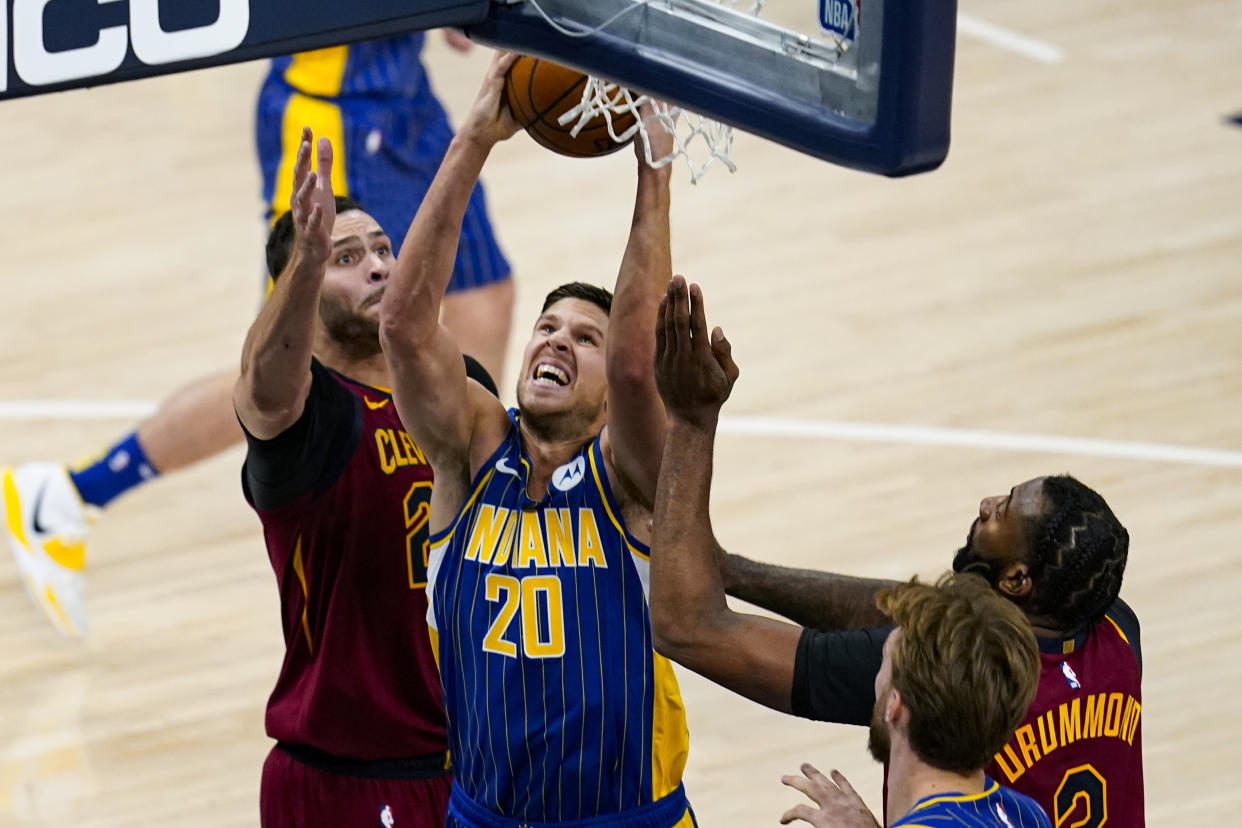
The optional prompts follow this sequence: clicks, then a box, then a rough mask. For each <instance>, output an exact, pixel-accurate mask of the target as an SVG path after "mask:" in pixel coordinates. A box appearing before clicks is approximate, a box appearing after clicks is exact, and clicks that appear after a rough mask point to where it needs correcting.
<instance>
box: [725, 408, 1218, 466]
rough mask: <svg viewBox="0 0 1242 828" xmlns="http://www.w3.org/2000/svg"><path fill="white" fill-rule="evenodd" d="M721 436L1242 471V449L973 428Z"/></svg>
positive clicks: (879, 427) (837, 428)
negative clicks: (948, 448) (953, 448)
mask: <svg viewBox="0 0 1242 828" xmlns="http://www.w3.org/2000/svg"><path fill="white" fill-rule="evenodd" d="M720 432H721V433H722V434H746V435H751V436H762V437H801V438H811V439H818V440H844V441H847V442H856V443H900V444H903V445H918V446H959V447H962V448H985V449H997V450H1000V451H1018V452H1033V453H1036V454H1073V455H1077V456H1080V457H1117V458H1121V459H1123V460H1154V461H1157V462H1163V463H1184V464H1187V465H1192V466H1224V467H1226V468H1242V451H1226V450H1221V449H1209V448H1195V447H1192V446H1173V445H1168V444H1163V443H1138V442H1128V441H1123V440H1095V439H1091V438H1087V437H1051V436H1044V435H1039V434H1016V433H1013V432H1007V431H983V430H979V429H973V428H936V427H934V426H917V425H888V424H884V423H843V422H834V421H832V420H789V419H783V418H780V417H721V418H720Z"/></svg>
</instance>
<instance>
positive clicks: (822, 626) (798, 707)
mask: <svg viewBox="0 0 1242 828" xmlns="http://www.w3.org/2000/svg"><path fill="white" fill-rule="evenodd" d="M666 459H667V458H666ZM692 505H693V504H691V505H688V506H686V508H685V510H679V512H678V514H677V515H673V516H672V517H675V518H676V520H679V521H687V522H691V523H692V522H694V521H698V520H706V519H707V518H706V515H702V516H698V515H697V514H692V513H691V511H686V510H690V509H691V508H692ZM682 512H684V514H683V513H682ZM657 514H658V513H657ZM660 522H661V521H660V520H659V518H658V517H657V520H656V524H657V525H656V532H657V535H658V534H659V530H660ZM1129 545H1130V536H1129V533H1128V532H1127V531H1126V529H1125V527H1124V526H1122V524H1121V522H1120V521H1118V520H1117V517H1116V516H1115V515H1114V514H1113V512H1112V510H1111V509H1110V508H1109V506H1108V504H1107V503H1106V502H1105V501H1104V498H1102V497H1101V496H1100V495H1099V494H1098V493H1097V492H1095V491H1093V490H1092V489H1090V488H1089V487H1087V486H1085V485H1084V484H1082V483H1081V482H1079V481H1078V480H1076V479H1074V478H1073V477H1069V476H1057V477H1037V478H1035V479H1033V480H1027V481H1026V482H1024V483H1019V484H1018V485H1017V486H1014V487H1013V488H1012V489H1010V491H1009V493H1008V494H1005V495H996V496H994V497H986V498H984V499H983V500H982V501H981V502H980V503H979V511H978V516H977V517H976V518H975V520H974V522H973V523H972V524H971V526H970V532H969V534H968V535H967V538H966V545H965V546H963V547H962V548H961V549H960V550H958V552H957V554H956V555H955V556H954V558H953V569H954V570H956V571H958V572H974V573H976V574H978V575H981V576H982V577H983V578H985V579H986V580H987V581H988V583H990V584H991V585H992V588H993V589H995V590H996V591H997V592H998V593H1000V594H1001V595H1003V596H1004V597H1006V598H1007V599H1009V600H1010V601H1012V602H1013V603H1014V604H1016V605H1017V606H1018V607H1019V608H1020V609H1021V610H1022V611H1023V613H1024V614H1025V615H1026V617H1027V619H1028V620H1029V621H1030V622H1031V626H1032V628H1033V629H1034V631H1035V634H1036V638H1037V640H1038V643H1039V648H1040V660H1041V670H1040V679H1039V689H1038V691H1037V693H1036V695H1035V701H1034V702H1032V703H1031V706H1030V707H1029V708H1028V710H1027V713H1026V716H1025V718H1024V719H1023V720H1022V722H1021V723H1020V724H1019V725H1018V727H1017V728H1016V729H1015V730H1014V733H1013V735H1012V736H1011V737H1010V738H1009V740H1008V742H1007V743H1006V744H1005V746H1004V747H1002V748H1001V750H1000V751H998V752H997V753H996V755H995V756H994V757H993V761H992V763H991V764H990V765H989V766H988V768H987V774H988V776H990V777H992V778H994V779H997V780H998V781H1000V782H1001V784H1003V785H1008V786H1011V787H1013V788H1015V789H1016V790H1018V791H1020V792H1022V793H1025V794H1027V795H1028V796H1030V797H1032V798H1033V799H1035V800H1036V801H1037V802H1039V803H1040V805H1042V806H1043V807H1044V808H1045V809H1046V810H1047V812H1048V815H1049V816H1050V817H1051V818H1052V823H1053V825H1054V826H1057V827H1058V828H1060V827H1061V826H1070V825H1074V826H1086V828H1095V826H1099V825H1103V824H1104V823H1105V820H1106V819H1107V820H1108V824H1110V825H1112V824H1116V825H1126V826H1136V827H1137V828H1141V827H1142V826H1143V824H1144V816H1143V814H1144V811H1143V749H1142V728H1141V726H1140V720H1141V714H1142V693H1141V690H1140V680H1141V676H1142V654H1141V650H1140V647H1139V624H1138V619H1137V618H1136V616H1135V614H1134V612H1133V611H1132V610H1131V609H1130V608H1129V606H1127V605H1126V604H1125V602H1123V601H1122V600H1121V599H1120V598H1119V597H1118V594H1119V592H1120V590H1121V579H1122V575H1123V573H1124V572H1125V565H1126V558H1127V555H1128V552H1129ZM670 552H675V553H676V557H677V558H678V559H679V560H681V561H685V560H686V557H685V556H686V553H687V550H686V549H683V548H681V547H680V546H679V547H678V548H677V549H675V550H670ZM653 560H654V556H653ZM713 560H714V561H715V562H716V563H717V564H718V567H719V575H720V578H719V583H720V585H721V586H722V587H723V590H724V591H727V592H728V594H730V595H732V596H734V597H736V598H741V599H742V600H745V601H748V602H750V603H752V604H755V605H757V606H760V607H763V608H765V609H768V610H771V611H773V612H776V613H779V614H780V615H783V616H785V617H786V618H789V619H790V620H792V621H795V622H796V623H797V624H799V625H802V627H803V629H799V628H798V627H793V628H790V629H793V630H794V631H795V632H794V633H793V634H792V635H785V636H784V637H783V638H782V643H781V644H779V645H778V644H775V643H774V642H773V641H772V640H771V637H770V635H763V636H752V635H751V633H746V632H744V631H745V630H747V628H748V624H733V623H730V624H726V625H725V626H724V627H723V628H722V627H719V626H716V623H714V622H713V621H712V613H711V612H704V611H703V607H702V606H701V605H700V604H698V603H697V602H695V601H689V600H681V601H678V602H671V604H669V605H664V606H661V605H660V604H659V603H658V602H657V600H656V599H657V597H658V596H659V595H661V594H667V593H666V592H665V591H664V590H657V587H656V585H655V583H656V580H657V578H656V575H658V574H659V573H656V572H655V566H654V565H653V575H652V583H653V586H652V627H653V629H654V630H655V631H656V634H657V635H660V634H664V635H670V636H671V638H669V639H663V640H661V645H662V646H661V652H663V653H664V654H665V655H667V656H669V657H670V658H672V659H673V660H674V661H680V662H681V663H683V664H685V666H687V667H690V668H691V669H694V670H696V671H698V672H703V673H704V674H705V675H707V676H708V677H709V678H712V679H713V680H715V681H717V682H718V683H721V684H723V685H725V686H726V687H730V688H731V689H735V690H738V691H739V692H742V693H744V694H745V695H747V696H749V697H751V698H753V699H756V700H757V701H760V702H762V703H765V704H768V705H769V706H772V707H775V708H777V709H780V710H783V711H785V712H791V713H794V714H795V715H799V716H804V717H807V718H812V719H818V720H821V721H831V722H840V723H844V724H856V725H867V724H868V721H869V718H870V716H871V711H872V708H873V706H874V704H875V689H874V680H875V676H876V673H877V671H878V670H879V669H880V663H881V659H882V655H883V647H884V641H885V640H886V639H887V638H888V636H889V634H890V633H891V631H892V622H891V620H889V619H888V618H887V617H886V616H885V615H884V613H883V612H881V611H880V610H879V609H878V608H877V607H876V595H877V594H878V593H879V592H880V591H881V590H883V589H885V588H888V587H890V586H892V585H894V584H895V583H896V582H894V581H885V580H880V579H870V578H856V577H851V576H848V575H839V574H836V573H830V572H816V571H811V570H803V569H790V568H786V567H780V566H774V565H771V564H765V563H760V562H758V561H752V560H748V559H746V558H743V557H741V556H738V555H731V554H725V553H723V552H722V551H720V550H717V555H716V557H715V559H713ZM671 588H672V589H675V591H676V593H675V594H677V595H682V596H684V595H686V594H687V593H686V592H685V589H687V588H688V587H686V586H685V584H678V585H673V586H672V587H671ZM721 597H722V598H723V596H721ZM713 607H714V608H715V609H714V610H713V611H714V612H721V613H724V612H727V613H731V614H732V616H733V620H734V621H736V620H737V619H739V618H741V619H746V618H751V617H752V616H745V615H742V614H740V613H733V612H732V611H731V610H729V609H728V607H727V606H726V605H725V604H724V602H723V600H721V601H720V602H719V604H718V605H716V604H713ZM767 623H769V624H770V623H771V622H770V621H768V622H767ZM722 629H723V630H728V631H730V632H728V633H726V634H722ZM769 633H770V630H769ZM753 647H759V648H760V649H762V651H763V655H762V658H763V659H765V661H764V663H765V664H767V665H768V667H769V668H770V667H772V662H771V659H773V658H775V659H777V661H778V662H779V665H780V666H781V669H779V670H778V669H766V668H765V669H756V668H755V665H754V664H753V663H751V662H749V661H747V657H746V655H745V654H746V652H747V651H748V650H749V649H751V648H753ZM757 657H758V656H757ZM739 665H742V666H739ZM755 676H760V677H762V679H763V683H764V684H771V685H772V686H770V687H759V688H756V687H755V686H754V681H753V678H754V677H755Z"/></svg>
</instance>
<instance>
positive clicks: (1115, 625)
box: [1104, 615, 1134, 646]
mask: <svg viewBox="0 0 1242 828" xmlns="http://www.w3.org/2000/svg"><path fill="white" fill-rule="evenodd" d="M1104 618H1105V620H1107V621H1108V623H1110V624H1112V625H1113V629H1114V630H1116V631H1117V635H1119V636H1121V640H1122V641H1124V642H1126V643H1127V644H1130V639H1128V638H1126V634H1125V633H1124V632H1123V631H1122V629H1121V625H1120V624H1118V623H1117V622H1116V621H1114V620H1113V617H1112V616H1111V615H1106V616H1104ZM1130 646H1134V645H1133V644H1131V645H1130Z"/></svg>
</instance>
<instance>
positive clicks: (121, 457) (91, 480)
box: [69, 431, 159, 508]
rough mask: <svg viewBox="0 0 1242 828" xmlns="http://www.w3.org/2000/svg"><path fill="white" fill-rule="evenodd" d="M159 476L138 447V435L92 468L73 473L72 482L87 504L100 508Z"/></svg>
mask: <svg viewBox="0 0 1242 828" xmlns="http://www.w3.org/2000/svg"><path fill="white" fill-rule="evenodd" d="M158 476H159V472H158V471H156V469H155V467H154V466H152V465H151V463H150V461H148V460H147V455H146V452H144V451H143V450H142V446H141V445H139V444H138V432H137V431H131V432H130V433H129V434H126V435H125V436H124V437H122V438H121V440H120V441H119V442H118V443H117V444H116V445H114V446H113V447H112V448H110V449H108V450H107V451H106V452H104V453H103V454H102V455H99V456H98V457H97V458H95V459H94V460H92V461H90V462H89V463H88V465H84V466H81V467H80V468H77V469H70V470H69V479H70V480H72V481H73V485H75V486H77V487H78V493H79V494H81V495H82V500H83V502H85V503H89V504H90V505H92V506H98V507H100V508H103V507H104V506H107V505H108V504H109V503H111V502H112V501H113V500H115V499H116V498H117V497H119V496H120V495H122V494H124V493H125V492H128V491H129V490H130V489H133V488H135V487H137V486H141V485H142V484H143V483H146V482H147V481H148V480H152V479H154V478H155V477H158Z"/></svg>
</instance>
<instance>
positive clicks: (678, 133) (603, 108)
mask: <svg viewBox="0 0 1242 828" xmlns="http://www.w3.org/2000/svg"><path fill="white" fill-rule="evenodd" d="M647 2H651V0H634V4H635V7H637V6H640V5H643V4H645V3H647ZM715 2H717V3H719V5H721V6H725V7H727V8H731V9H735V10H736V11H739V12H743V13H745V14H750V15H758V14H759V11H760V10H761V9H762V8H763V5H764V3H765V2H766V0H715ZM531 5H533V6H534V7H535V8H536V9H538V10H539V12H540V14H543V15H544V17H545V18H547V19H548V22H549V23H550V24H552V25H553V26H554V27H556V28H557V29H559V30H561V31H562V32H563V33H565V34H568V35H571V36H575V37H581V36H582V35H583V34H585V32H571V31H566V30H564V29H562V28H561V27H560V26H557V25H556V24H555V23H553V21H552V20H551V18H548V16H547V15H546V14H544V12H543V10H542V9H540V8H539V5H538V2H537V0H531ZM617 16H619V15H617ZM610 22H611V21H605V22H604V23H603V24H601V25H600V26H598V28H599V29H604V28H607V26H608V24H609V23H610ZM648 101H650V103H651V105H652V112H651V113H649V114H647V115H646V116H644V115H643V113H641V112H640V108H641V107H642V106H643V104H644V103H647V102H648ZM596 118H603V119H604V120H605V121H606V122H607V124H608V134H609V135H610V136H611V137H612V139H613V140H614V141H618V142H624V141H628V140H629V139H630V138H632V137H635V133H638V137H637V138H636V140H641V141H642V142H643V151H644V153H645V154H646V159H647V163H648V164H650V165H651V166H652V167H656V168H659V167H664V166H667V165H668V164H672V163H674V162H675V161H677V159H679V158H680V159H682V160H683V161H684V162H685V163H686V166H687V167H688V168H689V169H690V181H691V183H698V180H699V179H700V178H702V177H703V175H704V174H705V173H706V172H707V171H708V170H709V169H710V168H711V167H712V166H713V165H714V164H715V163H716V162H717V161H719V162H720V163H721V164H723V165H724V166H725V167H727V168H728V169H729V172H733V171H735V170H736V169H737V166H736V165H735V164H734V163H733V128H732V127H730V126H728V125H727V124H723V123H721V122H719V121H715V120H712V119H711V118H708V117H706V116H704V115H699V114H698V113H696V112H691V111H689V110H686V109H681V108H679V107H675V106H670V105H669V104H666V103H664V102H662V101H658V100H655V99H654V98H650V97H648V96H647V95H636V94H634V93H632V92H630V90H628V89H626V88H624V87H622V86H618V85H617V84H615V83H613V82H612V81H608V80H604V79H603V78H597V77H594V76H591V77H588V79H587V84H586V86H585V88H584V89H583V91H582V101H581V102H580V103H579V104H578V105H577V106H575V107H574V108H573V109H571V110H569V111H568V112H566V113H565V114H563V115H562V116H561V117H560V118H559V119H558V120H559V123H560V125H561V126H569V125H570V124H573V126H572V128H571V129H570V134H571V135H573V136H574V137H577V135H578V132H579V131H580V130H582V129H583V128H584V127H585V126H587V125H588V124H589V123H591V122H592V121H593V120H594V119H596ZM618 124H620V125H621V126H620V128H618ZM652 129H661V130H664V131H665V132H667V133H668V134H670V135H671V136H672V137H673V148H672V150H671V151H670V152H668V153H662V154H660V155H659V156H656V157H653V154H652V149H651V136H650V134H649V133H650V130H652Z"/></svg>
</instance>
